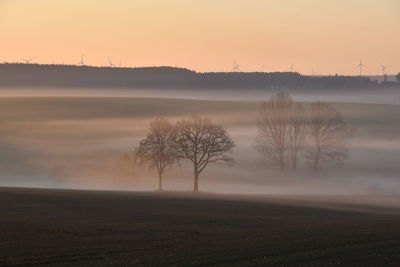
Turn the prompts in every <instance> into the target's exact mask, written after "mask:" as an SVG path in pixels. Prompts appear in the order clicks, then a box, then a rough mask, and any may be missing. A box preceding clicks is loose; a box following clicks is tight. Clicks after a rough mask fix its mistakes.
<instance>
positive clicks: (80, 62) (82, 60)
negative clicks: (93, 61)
mask: <svg viewBox="0 0 400 267" xmlns="http://www.w3.org/2000/svg"><path fill="white" fill-rule="evenodd" d="M78 65H81V66H84V65H85V61H84V59H83V54H82V56H81V60H80V61H79V62H78Z"/></svg>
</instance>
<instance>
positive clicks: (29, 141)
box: [0, 89, 400, 195]
mask: <svg viewBox="0 0 400 267" xmlns="http://www.w3.org/2000/svg"><path fill="white" fill-rule="evenodd" d="M272 93H273V92H260V91H259V90H255V91H246V92H240V91H237V92H235V91H229V92H228V91H224V90H218V91H215V90H214V91H211V90H208V91H207V90H204V91H202V90H191V91H190V90H187V91H186V90H171V89H168V90H167V89H164V90H163V89H159V90H150V89H148V90H137V89H135V90H133V89H131V90H106V89H103V90H96V91H95V90H89V89H86V90H76V89H75V90H73V89H64V90H62V89H57V90H39V89H35V90H33V89H14V90H2V91H1V92H0V95H1V98H0V120H1V124H0V138H1V139H0V140H1V141H0V158H1V172H2V176H1V180H0V184H1V185H2V186H22V187H46V188H80V189H111V190H134V191H136V190H137V191H149V190H150V191H152V190H155V189H156V185H157V178H156V176H157V175H156V173H155V172H154V171H152V170H149V169H147V168H145V167H142V166H138V165H135V164H134V163H133V161H132V157H133V150H134V148H135V147H136V146H137V145H138V143H139V141H140V140H141V139H143V138H144V137H145V135H146V133H147V131H148V127H149V123H150V121H152V120H153V119H154V118H157V117H165V118H168V119H169V120H171V121H172V122H176V121H178V120H179V119H181V118H183V117H186V116H189V115H201V116H205V117H208V118H210V119H211V120H212V121H213V122H214V123H216V124H221V125H222V126H223V127H225V128H226V130H227V131H228V133H229V134H230V135H231V137H232V139H233V141H234V142H235V143H236V148H235V149H234V154H233V157H234V159H235V162H236V164H235V165H234V166H231V167H226V166H210V167H208V168H207V169H206V170H205V171H204V172H203V173H202V175H201V177H200V190H201V191H206V192H217V193H239V194H276V195H280V194H293V195H307V194H308V195H310V194H312V195H320V194H332V195H334V194H336V195H337V194H399V193H400V179H399V177H398V173H400V164H399V158H400V136H399V133H400V128H399V127H400V126H399V123H398V122H399V121H400V105H398V104H397V103H396V101H398V98H399V92H398V91H394V90H393V91H389V92H385V93H382V92H373V93H369V92H368V93H365V92H364V93H361V92H360V93H342V92H340V93H321V94H318V93H315V92H314V93H313V92H297V93H296V92H294V93H292V97H293V98H294V100H295V101H301V102H305V104H306V105H307V103H308V102H311V101H316V100H321V101H326V102H332V104H333V105H334V106H335V107H336V108H337V109H338V110H339V111H340V112H342V114H343V117H344V120H345V121H346V123H347V124H348V126H349V127H350V128H351V129H352V132H353V134H352V137H351V138H350V139H349V140H347V142H346V143H347V147H348V151H349V155H348V159H346V160H345V161H344V164H343V165H342V166H329V167H327V168H324V169H322V170H320V171H318V172H313V171H312V170H311V168H310V167H309V166H308V165H307V164H306V163H305V162H300V163H301V166H300V167H299V170H298V172H296V173H294V172H291V171H288V172H285V173H281V172H280V171H279V170H278V169H277V168H276V167H274V166H270V165H269V164H266V161H265V159H263V158H262V157H261V156H260V154H259V153H257V151H256V150H255V139H256V137H257V127H256V121H257V116H258V115H259V108H260V105H261V101H264V100H268V98H269V97H270V96H271V95H272ZM377 96H379V97H377ZM192 172H193V171H192V169H191V166H190V165H189V164H188V163H187V162H183V163H181V164H180V166H179V167H178V168H170V169H168V170H166V172H165V177H164V189H165V190H171V191H175V190H183V191H190V190H191V189H192V184H193V177H192V176H193V173H192Z"/></svg>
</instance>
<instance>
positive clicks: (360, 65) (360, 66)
mask: <svg viewBox="0 0 400 267" xmlns="http://www.w3.org/2000/svg"><path fill="white" fill-rule="evenodd" d="M357 67H358V68H359V69H360V76H362V69H363V68H364V67H365V65H364V64H362V61H361V59H360V63H358V65H357Z"/></svg>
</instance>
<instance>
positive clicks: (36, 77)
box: [0, 63, 397, 89]
mask: <svg viewBox="0 0 400 267" xmlns="http://www.w3.org/2000/svg"><path fill="white" fill-rule="evenodd" d="M394 85H397V84H396V83H390V84H385V86H394ZM379 86H382V84H380V83H378V82H377V81H374V80H372V79H370V78H367V77H356V76H337V75H336V76H304V75H301V74H299V73H294V72H272V73H264V72H252V73H250V72H226V73H223V72H218V73H217V72H215V73H198V72H194V71H191V70H188V69H184V68H174V67H144V68H111V67H92V66H71V65H39V64H14V63H13V64H11V63H4V64H0V87H2V88H17V87H40V88H46V87H47V88H50V87H51V88H54V87H60V88H222V89H223V88H263V89H265V88H267V89H268V88H273V89H293V88H300V89H301V88H303V89H325V88H335V89H340V88H345V89H349V88H350V89H351V88H373V87H379Z"/></svg>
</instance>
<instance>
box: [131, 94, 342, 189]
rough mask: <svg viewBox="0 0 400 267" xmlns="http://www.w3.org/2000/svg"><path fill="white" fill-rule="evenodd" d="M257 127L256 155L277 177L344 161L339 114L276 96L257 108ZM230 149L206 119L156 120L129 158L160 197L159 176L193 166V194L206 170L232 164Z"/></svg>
mask: <svg viewBox="0 0 400 267" xmlns="http://www.w3.org/2000/svg"><path fill="white" fill-rule="evenodd" d="M257 125H258V132H259V135H258V138H257V145H256V148H257V150H258V151H259V152H260V153H261V154H262V155H264V156H265V158H266V162H267V163H270V164H273V165H277V166H279V168H280V170H281V171H284V170H286V169H289V168H290V169H292V170H294V171H296V170H297V168H298V165H299V163H300V162H307V163H308V165H310V166H311V167H312V168H313V169H314V170H318V169H319V168H320V167H321V166H322V165H324V164H325V163H327V162H335V163H340V162H342V161H343V159H344V158H345V157H346V155H347V154H346V147H345V140H346V138H348V137H349V130H348V128H347V126H346V123H345V122H344V120H343V117H342V115H341V114H340V112H339V111H338V110H336V109H335V108H334V107H333V106H331V105H330V104H328V103H323V102H314V103H310V104H302V103H298V102H295V101H293V100H292V98H291V97H290V95H289V94H288V93H287V92H279V93H277V94H275V95H273V96H272V97H271V98H270V100H269V101H266V102H264V103H263V104H262V107H261V114H260V116H259V118H258V123H257ZM234 147H235V144H234V142H233V141H232V139H231V137H230V136H229V134H228V133H227V131H226V130H225V129H224V128H222V126H220V125H215V124H213V123H212V122H211V121H210V120H209V119H207V118H202V117H196V116H193V117H190V118H187V119H182V120H180V121H178V122H177V123H176V124H172V123H171V122H169V121H168V120H167V119H164V118H158V119H155V120H154V121H152V122H151V123H150V131H149V133H148V134H147V136H146V137H145V138H144V139H143V140H142V141H140V143H139V146H138V147H137V148H135V153H134V154H135V160H136V162H137V163H138V164H139V165H147V166H148V167H150V168H151V169H154V170H156V171H157V174H158V188H159V190H160V191H161V190H162V189H163V186H162V179H163V174H164V172H165V170H166V169H167V168H168V167H171V166H177V165H179V163H180V162H181V161H183V160H187V161H188V162H189V163H191V165H192V166H193V191H195V192H197V191H199V176H200V174H201V173H202V172H203V171H204V169H206V168H207V166H208V165H209V164H216V163H228V164H229V163H233V159H232V158H231V157H230V156H229V154H230V153H231V152H232V151H233V148H234Z"/></svg>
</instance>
